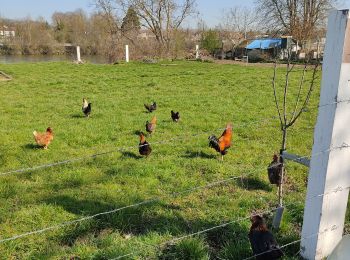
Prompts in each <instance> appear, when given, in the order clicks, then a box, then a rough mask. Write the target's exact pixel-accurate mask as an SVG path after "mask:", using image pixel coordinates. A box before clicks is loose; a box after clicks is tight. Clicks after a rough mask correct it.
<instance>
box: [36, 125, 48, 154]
mask: <svg viewBox="0 0 350 260" xmlns="http://www.w3.org/2000/svg"><path fill="white" fill-rule="evenodd" d="M33 135H34V139H35V142H36V143H37V144H38V145H39V146H41V147H43V148H44V149H47V147H48V145H49V144H50V143H51V141H52V140H53V131H52V128H51V127H48V128H47V129H46V132H45V133H38V132H37V131H34V132H33Z"/></svg>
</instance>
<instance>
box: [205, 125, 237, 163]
mask: <svg viewBox="0 0 350 260" xmlns="http://www.w3.org/2000/svg"><path fill="white" fill-rule="evenodd" d="M208 139H209V146H210V147H212V148H214V149H215V150H216V151H217V152H219V153H221V160H222V161H223V160H224V155H225V154H226V153H227V149H228V148H230V146H231V140H232V124H231V123H228V124H227V126H226V129H225V131H224V132H223V133H222V135H221V136H220V138H217V137H216V136H215V135H211V136H209V138H208Z"/></svg>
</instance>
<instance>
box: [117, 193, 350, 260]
mask: <svg viewBox="0 0 350 260" xmlns="http://www.w3.org/2000/svg"><path fill="white" fill-rule="evenodd" d="M348 189H350V186H348V187H344V188H343V187H342V188H341V189H339V187H338V188H335V189H333V190H332V191H329V192H326V193H323V194H318V195H316V196H313V197H309V198H307V199H306V201H309V200H312V199H314V198H317V197H322V196H327V195H330V194H331V193H338V192H341V191H345V190H348ZM293 205H294V203H288V204H286V205H284V206H285V207H289V206H293ZM278 209H279V207H276V208H272V209H270V210H265V211H261V212H259V213H256V214H250V215H249V216H246V217H243V218H238V219H235V220H232V221H229V222H225V223H222V224H219V225H216V226H213V227H210V228H207V229H204V230H201V231H197V232H194V233H190V234H186V235H183V236H180V237H176V238H173V239H170V240H168V241H165V242H162V243H161V244H159V245H149V244H146V245H148V246H152V247H154V248H162V247H164V246H166V245H170V244H174V243H176V242H178V241H180V240H183V239H185V238H189V237H193V236H196V235H200V234H203V233H206V232H209V231H212V230H215V229H219V228H222V227H226V226H228V225H231V224H234V223H238V222H241V221H244V220H249V219H250V218H251V217H253V216H257V215H265V214H268V213H272V212H274V211H276V210H278ZM333 230H335V228H334V226H332V228H331V229H328V228H327V229H325V230H324V231H322V232H318V233H315V234H312V235H310V236H307V237H304V238H301V239H298V240H294V241H292V242H289V243H287V244H284V245H282V246H281V247H280V249H282V248H285V247H288V246H290V245H293V244H296V243H298V242H301V241H302V240H305V239H310V238H312V237H314V236H317V235H319V234H321V233H324V232H328V231H333ZM271 251H273V250H268V251H265V252H263V253H260V254H256V255H253V256H251V257H248V258H245V259H244V260H248V259H253V258H255V257H257V256H260V255H263V254H266V253H269V252H271ZM139 253H142V250H133V252H131V253H127V254H124V255H121V256H118V257H116V258H112V259H110V260H116V259H123V258H126V257H130V256H132V255H135V254H139ZM221 259H224V258H221Z"/></svg>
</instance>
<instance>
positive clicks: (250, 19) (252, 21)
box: [222, 6, 258, 42]
mask: <svg viewBox="0 0 350 260" xmlns="http://www.w3.org/2000/svg"><path fill="white" fill-rule="evenodd" d="M222 26H223V27H224V28H225V29H226V30H228V31H231V32H233V33H235V38H236V39H237V40H236V41H237V42H239V41H240V40H243V39H247V32H248V31H253V30H257V27H258V22H257V19H256V12H255V10H254V9H252V8H248V7H241V6H235V7H232V8H231V9H230V10H228V11H227V12H224V16H223V19H222Z"/></svg>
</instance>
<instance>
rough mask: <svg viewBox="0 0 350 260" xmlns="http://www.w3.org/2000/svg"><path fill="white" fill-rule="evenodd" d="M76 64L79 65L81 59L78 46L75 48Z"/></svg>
mask: <svg viewBox="0 0 350 260" xmlns="http://www.w3.org/2000/svg"><path fill="white" fill-rule="evenodd" d="M77 62H78V63H81V58H80V46H77Z"/></svg>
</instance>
